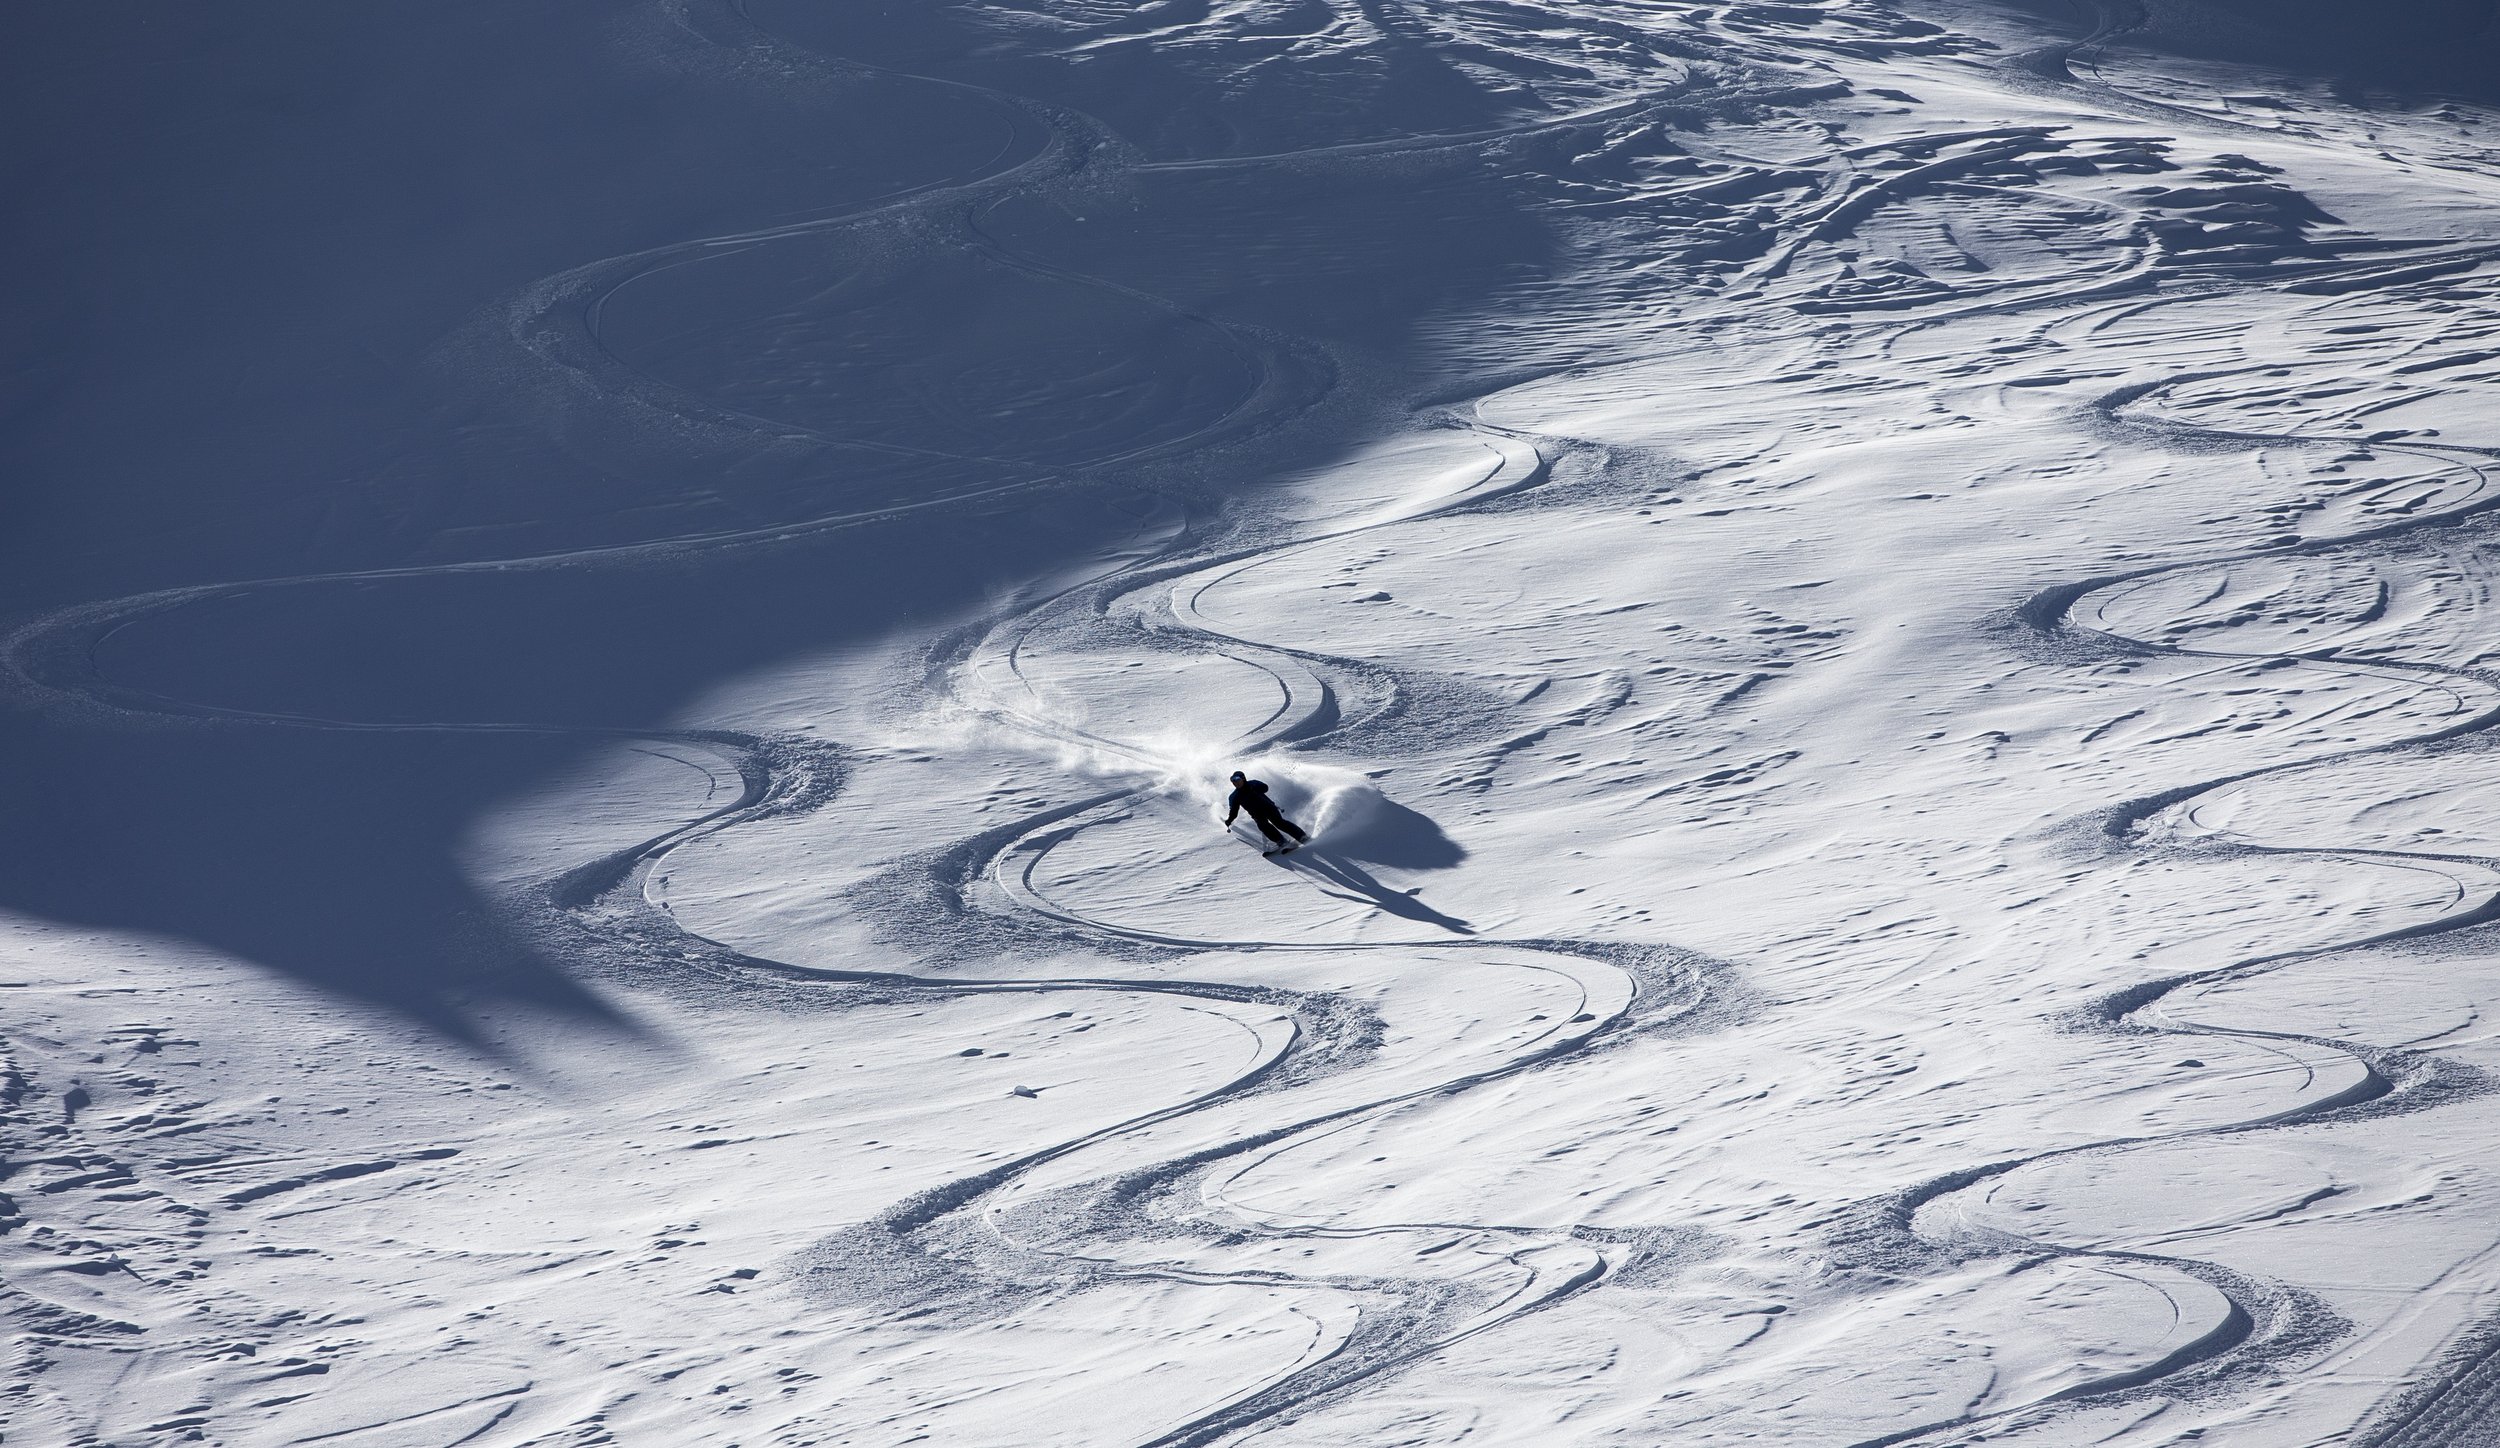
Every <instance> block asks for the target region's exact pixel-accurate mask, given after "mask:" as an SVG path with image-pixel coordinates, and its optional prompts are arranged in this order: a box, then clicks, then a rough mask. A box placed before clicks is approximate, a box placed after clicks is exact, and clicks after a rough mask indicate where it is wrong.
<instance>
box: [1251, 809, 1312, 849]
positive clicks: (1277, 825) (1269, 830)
mask: <svg viewBox="0 0 2500 1448" xmlns="http://www.w3.org/2000/svg"><path fill="white" fill-rule="evenodd" d="M1250 823H1252V824H1254V825H1257V826H1258V827H1259V833H1260V834H1263V835H1265V836H1267V842H1268V843H1269V844H1271V845H1281V844H1283V843H1284V842H1285V836H1286V835H1291V836H1293V837H1294V838H1295V839H1297V840H1307V839H1309V838H1310V836H1309V835H1306V834H1304V833H1302V826H1300V825H1298V824H1295V823H1294V822H1293V821H1291V820H1289V819H1287V818H1285V817H1284V816H1283V815H1263V814H1254V815H1252V816H1250Z"/></svg>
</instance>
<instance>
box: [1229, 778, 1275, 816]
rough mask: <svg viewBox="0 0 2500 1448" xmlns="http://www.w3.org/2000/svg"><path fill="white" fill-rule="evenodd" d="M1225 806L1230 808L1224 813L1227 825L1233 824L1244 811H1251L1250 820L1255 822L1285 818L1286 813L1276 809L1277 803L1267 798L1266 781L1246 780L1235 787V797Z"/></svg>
mask: <svg viewBox="0 0 2500 1448" xmlns="http://www.w3.org/2000/svg"><path fill="white" fill-rule="evenodd" d="M1225 804H1227V805H1229V806H1230V808H1228V809H1226V810H1225V811H1224V823H1226V824H1231V823H1232V822H1233V819H1234V817H1235V816H1237V815H1239V814H1240V813H1241V812H1242V811H1243V810H1248V811H1250V818H1252V819H1254V820H1274V819H1283V818H1284V811H1283V810H1280V809H1278V808H1277V807H1276V801H1274V800H1272V799H1269V798H1268V797H1267V782H1266V781H1264V780H1258V779H1245V780H1243V781H1242V782H1241V783H1239V784H1236V785H1234V786H1233V797H1232V798H1231V799H1228V800H1226V801H1225Z"/></svg>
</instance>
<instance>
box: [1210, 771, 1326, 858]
mask: <svg viewBox="0 0 2500 1448" xmlns="http://www.w3.org/2000/svg"><path fill="white" fill-rule="evenodd" d="M1225 803H1226V804H1228V805H1230V806H1231V808H1229V809H1227V810H1225V811H1224V827H1225V828H1226V829H1231V828H1232V826H1233V821H1234V820H1235V819H1237V818H1239V817H1240V815H1241V812H1242V811H1243V810H1248V811H1249V812H1250V822H1251V823H1252V824H1254V825H1257V826H1258V827H1259V833H1260V834H1263V835H1265V836H1267V838H1268V842H1269V843H1270V844H1273V845H1274V846H1275V847H1276V848H1274V849H1272V850H1269V851H1267V852H1266V853H1268V854H1271V855H1281V854H1283V853H1284V852H1285V851H1287V850H1290V849H1292V848H1293V847H1294V845H1295V844H1296V843H1297V842H1299V841H1302V840H1307V839H1309V838H1310V836H1309V835H1306V834H1304V833H1303V832H1302V826H1300V825H1298V824H1295V823H1294V822H1293V821H1291V820H1289V819H1287V818H1285V816H1284V812H1283V811H1281V810H1279V809H1277V808H1276V801H1274V800H1272V799H1269V798H1268V797H1267V784H1266V782H1265V781H1263V780H1256V779H1252V778H1251V777H1250V776H1248V775H1246V774H1244V773H1242V772H1241V771H1240V770H1238V769H1236V770H1234V771H1233V797H1232V798H1231V799H1229V800H1227V801H1225ZM1287 835H1291V836H1293V839H1292V840H1288V839H1286V838H1285V836H1287Z"/></svg>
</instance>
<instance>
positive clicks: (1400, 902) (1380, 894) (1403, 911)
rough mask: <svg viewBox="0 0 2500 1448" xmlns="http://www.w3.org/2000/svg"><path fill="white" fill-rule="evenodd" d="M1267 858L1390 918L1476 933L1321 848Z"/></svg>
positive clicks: (1454, 931) (1469, 933)
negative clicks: (1344, 892) (1348, 893)
mask: <svg viewBox="0 0 2500 1448" xmlns="http://www.w3.org/2000/svg"><path fill="white" fill-rule="evenodd" d="M1269 858H1271V859H1273V860H1275V861H1276V863H1278V864H1280V865H1284V866H1287V867H1288V868H1298V869H1303V870H1308V871H1310V872H1311V874H1313V875H1315V876H1317V877H1318V878H1319V879H1321V880H1323V881H1325V882H1326V883H1328V884H1331V885H1335V886H1338V887H1340V888H1341V889H1344V890H1347V891H1351V892H1352V893H1353V894H1354V895H1356V896H1359V897H1360V898H1362V899H1364V900H1366V901H1368V902H1370V903H1371V904H1372V905H1373V906H1374V907H1376V908H1378V909H1381V910H1386V911H1388V912H1389V913H1390V914H1392V915H1398V916H1403V917H1405V918H1406V919H1408V920H1420V921H1423V922H1424V923H1425V924H1427V925H1438V926H1440V927H1441V928H1442V929H1444V930H1447V931H1450V932H1451V933H1452V934H1456V935H1473V934H1475V933H1476V929H1475V927H1474V926H1472V925H1470V924H1468V923H1467V922H1466V921H1464V920H1461V919H1459V918H1458V917H1457V916H1455V915H1446V914H1443V913H1442V912H1441V911H1438V910H1435V909H1433V908H1432V907H1431V906H1429V905H1426V904H1425V903H1424V902H1423V901H1421V900H1418V899H1416V898H1415V897H1414V896H1412V895H1409V894H1407V893H1406V892H1405V891H1403V890H1396V889H1392V888H1390V887H1389V886H1387V885H1384V884H1382V883H1380V881H1379V880H1377V879H1375V878H1373V876H1372V873H1371V872H1370V871H1369V870H1366V869H1364V868H1363V867H1362V866H1360V865H1357V864H1355V863H1354V862H1353V861H1352V860H1348V859H1345V858H1344V857H1342V856H1339V855H1335V854H1332V853H1329V852H1328V851H1327V848H1326V847H1325V846H1323V845H1304V846H1302V847H1301V848H1300V849H1297V850H1295V851H1293V852H1292V853H1291V854H1284V855H1273V856H1270V857H1269ZM1332 893H1333V892H1332Z"/></svg>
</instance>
